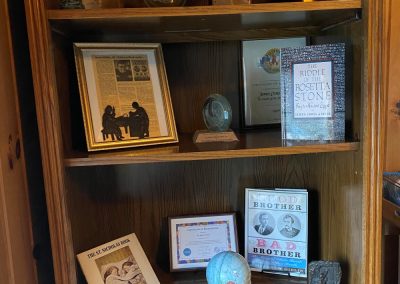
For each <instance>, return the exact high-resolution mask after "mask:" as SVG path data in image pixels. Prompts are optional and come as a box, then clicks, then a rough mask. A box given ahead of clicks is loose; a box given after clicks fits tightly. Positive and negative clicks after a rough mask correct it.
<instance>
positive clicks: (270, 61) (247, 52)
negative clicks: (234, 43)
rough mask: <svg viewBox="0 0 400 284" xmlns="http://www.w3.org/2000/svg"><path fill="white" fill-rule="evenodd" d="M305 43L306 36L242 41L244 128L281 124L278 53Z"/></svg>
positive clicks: (279, 60) (279, 58) (279, 57)
mask: <svg viewBox="0 0 400 284" xmlns="http://www.w3.org/2000/svg"><path fill="white" fill-rule="evenodd" d="M306 44H307V39H306V37H298V38H287V39H268V40H246V41H243V42H242V61H243V62H242V65H243V96H242V99H241V104H242V126H243V128H256V127H265V126H274V125H276V126H279V125H280V123H281V83H280V67H281V56H280V50H281V48H284V47H294V46H305V45H306Z"/></svg>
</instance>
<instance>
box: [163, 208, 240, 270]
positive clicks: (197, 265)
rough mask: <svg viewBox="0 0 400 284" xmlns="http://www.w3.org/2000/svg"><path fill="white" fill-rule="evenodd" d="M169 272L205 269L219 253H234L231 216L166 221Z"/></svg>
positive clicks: (234, 242) (234, 224)
mask: <svg viewBox="0 0 400 284" xmlns="http://www.w3.org/2000/svg"><path fill="white" fill-rule="evenodd" d="M169 232H170V236H169V239H170V269H171V271H179V270H194V269H205V268H206V267H207V264H208V262H209V261H210V260H211V258H212V257H213V256H214V255H216V254H217V253H219V252H222V251H234V252H237V251H238V244H237V231H236V216H235V213H229V214H222V215H203V216H191V217H174V218H169Z"/></svg>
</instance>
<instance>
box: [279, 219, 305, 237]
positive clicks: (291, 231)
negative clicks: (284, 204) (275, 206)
mask: <svg viewBox="0 0 400 284" xmlns="http://www.w3.org/2000/svg"><path fill="white" fill-rule="evenodd" d="M278 229H279V233H280V234H281V235H282V236H284V237H286V238H294V237H296V236H297V235H298V234H299V233H300V230H301V224H300V220H299V218H297V217H296V216H295V215H293V214H283V215H282V216H280V217H279V220H278Z"/></svg>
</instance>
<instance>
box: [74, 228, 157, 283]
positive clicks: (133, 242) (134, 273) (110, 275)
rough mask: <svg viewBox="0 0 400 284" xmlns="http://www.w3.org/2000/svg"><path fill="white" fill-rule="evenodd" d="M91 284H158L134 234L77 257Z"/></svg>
mask: <svg viewBox="0 0 400 284" xmlns="http://www.w3.org/2000/svg"><path fill="white" fill-rule="evenodd" d="M77 257H78V261H79V263H80V265H81V267H82V271H83V274H84V275H85V278H86V281H87V282H88V284H101V283H104V284H159V283H160V282H159V281H158V279H157V276H156V275H155V273H154V271H153V269H152V267H151V265H150V262H149V261H148V259H147V257H146V254H145V253H144V251H143V249H142V247H141V245H140V243H139V240H138V239H137V237H136V235H135V234H130V235H127V236H125V237H122V238H119V239H116V240H114V241H111V242H109V243H106V244H103V245H101V246H98V247H95V248H93V249H90V250H88V251H85V252H82V253H80V254H78V255H77Z"/></svg>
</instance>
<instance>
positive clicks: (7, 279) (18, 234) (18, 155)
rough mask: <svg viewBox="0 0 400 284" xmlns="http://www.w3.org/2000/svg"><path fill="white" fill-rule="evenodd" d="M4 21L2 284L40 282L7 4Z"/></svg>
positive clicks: (1, 13)
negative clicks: (34, 256)
mask: <svg viewBox="0 0 400 284" xmlns="http://www.w3.org/2000/svg"><path fill="white" fill-rule="evenodd" d="M0 19H2V24H1V25H0V94H1V96H0V121H1V123H0V133H1V135H0V255H1V257H0V283H7V284H16V283H37V277H36V273H35V264H34V259H33V254H32V249H33V240H32V231H31V219H30V210H29V201H28V191H27V184H26V172H25V161H24V154H23V149H22V145H21V143H22V142H21V141H22V135H21V130H20V129H21V126H20V121H19V109H18V106H17V88H16V78H15V70H14V62H13V54H12V40H11V31H10V23H9V16H8V6H7V1H0Z"/></svg>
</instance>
